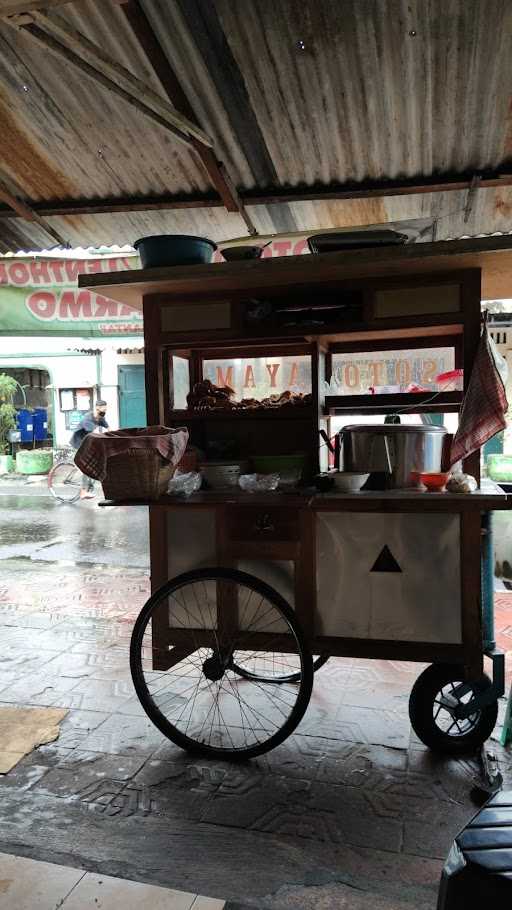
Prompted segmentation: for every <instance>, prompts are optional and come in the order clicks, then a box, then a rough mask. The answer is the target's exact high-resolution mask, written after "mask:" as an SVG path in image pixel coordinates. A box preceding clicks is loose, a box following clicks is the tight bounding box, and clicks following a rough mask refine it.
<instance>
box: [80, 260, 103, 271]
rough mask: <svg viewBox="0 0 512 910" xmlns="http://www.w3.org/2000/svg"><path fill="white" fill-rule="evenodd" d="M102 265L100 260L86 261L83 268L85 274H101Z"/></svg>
mask: <svg viewBox="0 0 512 910" xmlns="http://www.w3.org/2000/svg"><path fill="white" fill-rule="evenodd" d="M102 266H103V263H102V260H101V259H86V260H85V262H84V268H85V271H86V272H89V273H91V272H101V271H103V269H102Z"/></svg>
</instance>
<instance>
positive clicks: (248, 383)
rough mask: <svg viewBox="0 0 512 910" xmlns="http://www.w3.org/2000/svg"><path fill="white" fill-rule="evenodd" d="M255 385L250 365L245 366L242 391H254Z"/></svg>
mask: <svg viewBox="0 0 512 910" xmlns="http://www.w3.org/2000/svg"><path fill="white" fill-rule="evenodd" d="M255 385H256V383H255V381H254V370H253V368H252V366H251V364H250V363H248V364H247V366H246V368H245V379H244V389H254V387H255Z"/></svg>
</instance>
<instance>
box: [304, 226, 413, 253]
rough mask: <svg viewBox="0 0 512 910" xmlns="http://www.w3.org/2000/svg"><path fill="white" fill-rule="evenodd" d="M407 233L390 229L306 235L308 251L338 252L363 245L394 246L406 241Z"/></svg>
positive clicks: (359, 248)
mask: <svg viewBox="0 0 512 910" xmlns="http://www.w3.org/2000/svg"><path fill="white" fill-rule="evenodd" d="M407 239H408V238H407V234H399V233H398V231H393V230H391V229H387V230H382V231H339V233H337V232H336V231H334V232H333V233H332V234H314V235H313V237H308V246H309V251H310V253H338V252H341V251H342V250H361V249H364V248H365V247H378V246H394V245H395V244H401V243H406V241H407Z"/></svg>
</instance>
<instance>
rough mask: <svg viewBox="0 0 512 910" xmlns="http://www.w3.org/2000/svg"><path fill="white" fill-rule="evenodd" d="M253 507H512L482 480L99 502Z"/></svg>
mask: <svg viewBox="0 0 512 910" xmlns="http://www.w3.org/2000/svg"><path fill="white" fill-rule="evenodd" d="M244 504H245V505H252V506H254V507H259V506H261V507H265V508H268V507H270V506H274V507H277V508H281V509H284V508H302V509H313V510H321V511H324V510H325V511H334V512H335V511H337V510H338V511H340V512H341V511H343V512H351V511H352V512H466V511H476V512H486V511H495V510H503V509H510V508H512V497H510V496H507V494H506V493H504V492H503V491H502V490H501V488H500V487H498V486H497V485H496V484H494V483H492V481H483V482H482V489H481V490H478V491H477V492H476V493H423V492H421V491H418V492H415V491H414V490H387V491H375V492H374V491H368V492H361V493H314V492H313V491H311V490H310V491H306V492H304V493H303V494H300V493H299V492H296V493H290V494H286V493H262V494H258V493H254V494H251V493H243V492H242V491H237V490H236V489H234V490H233V491H231V490H217V491H211V492H203V493H194V494H193V495H192V496H189V497H187V498H185V497H179V496H168V495H166V496H162V497H161V498H160V499H159V500H157V501H156V502H141V501H137V502H130V501H127V500H123V501H122V502H114V501H112V500H107V501H104V502H100V503H99V505H100V506H116V505H120V506H125V505H138V506H140V505H151V506H154V507H155V508H159V507H163V508H167V509H169V508H170V509H179V510H181V509H193V508H196V509H197V508H199V509H204V508H207V509H211V508H212V507H215V506H219V507H220V506H223V507H225V506H227V505H244Z"/></svg>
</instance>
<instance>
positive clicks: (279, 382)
mask: <svg viewBox="0 0 512 910" xmlns="http://www.w3.org/2000/svg"><path fill="white" fill-rule="evenodd" d="M203 377H204V378H205V379H209V380H210V381H211V382H213V383H214V385H217V386H221V387H224V386H229V387H230V388H231V389H233V391H234V393H235V394H234V396H233V397H234V400H235V401H241V400H242V399H243V398H255V399H256V400H258V401H261V400H262V399H263V398H267V397H268V396H269V395H281V394H282V392H287V391H290V392H302V394H308V393H310V392H311V357H310V355H309V354H288V355H286V356H281V357H276V356H269V357H229V358H223V359H220V358H215V360H204V361H203Z"/></svg>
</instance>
